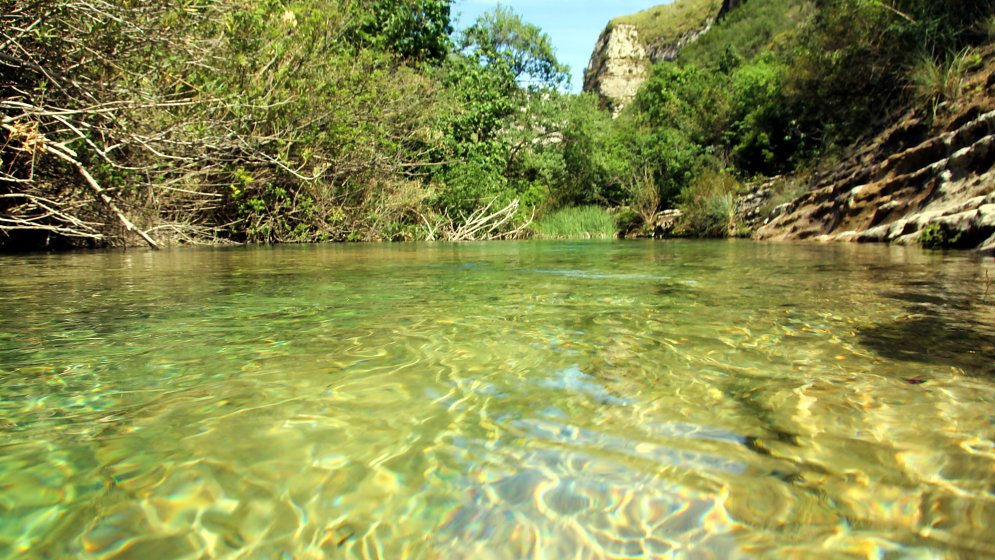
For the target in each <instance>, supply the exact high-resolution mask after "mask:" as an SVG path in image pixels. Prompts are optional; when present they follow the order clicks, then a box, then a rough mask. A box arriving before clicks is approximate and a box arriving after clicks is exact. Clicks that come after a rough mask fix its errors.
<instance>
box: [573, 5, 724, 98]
mask: <svg viewBox="0 0 995 560" xmlns="http://www.w3.org/2000/svg"><path fill="white" fill-rule="evenodd" d="M742 2H743V0H677V1H676V2H673V3H672V4H664V5H661V6H657V7H655V8H651V9H649V10H646V11H643V12H639V13H638V14H633V15H631V16H625V17H622V18H618V19H616V20H613V21H611V22H610V23H609V24H608V26H607V27H606V28H605V30H604V31H603V32H602V33H601V36H600V37H599V38H598V42H597V43H596V44H595V47H594V53H593V54H592V55H591V61H590V62H589V63H588V66H587V70H586V71H585V72H584V91H588V92H593V93H596V94H598V96H600V97H601V99H602V102H603V104H604V105H605V106H606V107H609V108H611V109H613V110H614V111H615V113H616V114H617V113H618V111H620V110H621V109H622V107H624V106H625V105H626V104H627V103H629V102H630V101H632V99H633V98H634V97H635V95H636V92H637V91H638V90H639V86H640V85H641V84H642V83H643V82H644V81H645V80H646V78H647V76H648V75H649V68H650V66H651V64H652V63H655V62H660V61H665V60H674V59H675V58H676V57H677V55H678V54H679V53H680V52H681V49H683V48H684V47H685V46H687V45H689V44H690V43H692V42H694V41H696V40H697V39H698V38H699V37H701V36H702V35H703V34H705V33H706V32H707V31H708V30H709V29H710V28H711V26H712V24H713V23H714V22H715V20H716V18H718V17H719V15H720V14H724V13H725V12H727V11H728V10H730V9H733V8H735V7H736V6H737V5H739V4H741V3H742Z"/></svg>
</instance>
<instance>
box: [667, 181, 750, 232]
mask: <svg viewBox="0 0 995 560" xmlns="http://www.w3.org/2000/svg"><path fill="white" fill-rule="evenodd" d="M741 188H742V185H741V184H740V183H739V181H737V180H736V178H735V177H733V176H732V175H729V174H728V173H725V172H717V171H706V172H704V173H702V174H701V175H700V176H698V177H697V178H695V180H694V181H692V182H691V184H690V185H689V186H688V187H687V188H686V189H684V190H683V191H682V192H681V196H680V199H679V200H680V203H679V205H678V208H680V210H681V212H682V214H683V215H682V216H681V222H680V224H679V227H678V228H677V233H678V234H680V235H687V236H692V237H729V236H732V235H735V234H736V231H737V228H736V196H737V195H738V194H739V192H740V190H741Z"/></svg>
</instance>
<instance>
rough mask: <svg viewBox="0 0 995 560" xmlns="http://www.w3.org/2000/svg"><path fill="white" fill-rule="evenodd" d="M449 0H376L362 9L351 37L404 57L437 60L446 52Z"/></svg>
mask: <svg viewBox="0 0 995 560" xmlns="http://www.w3.org/2000/svg"><path fill="white" fill-rule="evenodd" d="M451 5H452V0H377V1H376V2H374V3H373V5H372V6H371V7H370V8H369V10H367V11H365V12H363V14H362V16H363V17H362V23H361V24H360V25H359V26H358V27H357V29H356V33H355V40H356V41H357V42H358V43H359V44H361V45H362V46H366V47H372V48H377V49H382V50H387V51H390V52H392V53H394V54H396V55H397V56H398V57H400V58H401V59H402V60H404V61H408V62H414V63H429V64H439V63H441V62H442V61H444V60H445V59H446V57H447V56H449V53H450V51H451V50H452V41H451V39H450V38H449V36H450V34H452V32H453V28H452V23H451V21H450V6H451Z"/></svg>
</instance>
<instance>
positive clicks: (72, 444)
mask: <svg viewBox="0 0 995 560" xmlns="http://www.w3.org/2000/svg"><path fill="white" fill-rule="evenodd" d="M986 267H987V268H988V269H989V270H990V271H991V272H992V273H995V265H993V264H992V262H991V260H988V261H979V260H977V259H976V258H974V257H971V256H970V255H966V254H943V253H926V252H921V251H918V250H912V249H902V248H890V247H879V246H874V247H870V246H854V245H804V244H796V245H765V244H756V243H745V242H744V243H735V242H731V243H727V242H716V243H706V242H667V243H654V242H639V243H635V242H634V243H494V244H469V245H446V244H437V245H393V246H308V247H278V248H239V249H224V250H175V251H166V252H161V253H146V252H141V251H137V252H126V253H120V252H100V253H81V254H69V255H57V256H48V255H35V256H16V257H0V270H2V272H3V274H2V275H0V556H5V557H80V558H110V557H114V558H142V559H148V558H167V557H168V558H213V557H238V558H276V557H286V558H337V557H342V558H353V557H355V558H387V559H394V558H472V559H490V558H526V557H528V558H640V557H665V558H666V557H677V558H765V557H779V558H806V559H808V558H841V557H848V556H849V557H855V558H865V557H866V558H879V557H888V558H890V557H896V558H898V557H901V558H978V557H990V556H993V555H995V531H993V530H992V529H991V528H992V527H995V444H993V438H995V406H993V405H995V287H993V288H991V291H992V292H993V293H990V294H988V296H987V298H986V297H985V290H986V286H985V282H984V277H985V268H986ZM281 555H282V556H281Z"/></svg>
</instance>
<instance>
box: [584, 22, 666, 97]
mask: <svg viewBox="0 0 995 560" xmlns="http://www.w3.org/2000/svg"><path fill="white" fill-rule="evenodd" d="M649 66H650V59H649V55H648V54H647V52H646V48H645V47H643V45H642V43H640V41H639V30H638V29H636V26H634V25H626V24H618V25H614V26H609V27H608V28H607V29H605V30H604V31H603V32H602V33H601V37H599V38H598V42H597V44H596V45H595V47H594V54H593V55H592V56H591V61H590V62H589V63H588V66H587V70H586V71H585V72H584V91H591V92H595V93H597V94H598V95H599V96H601V98H602V100H604V101H605V102H606V104H607V105H609V106H610V107H611V108H612V109H613V110H615V111H616V112H617V111H621V109H622V107H623V106H624V105H625V104H627V103H629V102H631V101H632V99H633V98H635V96H636V92H637V91H638V90H639V86H640V85H641V84H642V83H643V82H644V81H646V77H647V76H648V75H649Z"/></svg>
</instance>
